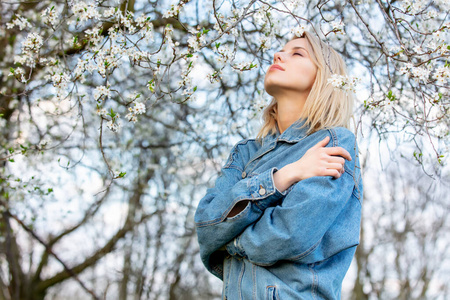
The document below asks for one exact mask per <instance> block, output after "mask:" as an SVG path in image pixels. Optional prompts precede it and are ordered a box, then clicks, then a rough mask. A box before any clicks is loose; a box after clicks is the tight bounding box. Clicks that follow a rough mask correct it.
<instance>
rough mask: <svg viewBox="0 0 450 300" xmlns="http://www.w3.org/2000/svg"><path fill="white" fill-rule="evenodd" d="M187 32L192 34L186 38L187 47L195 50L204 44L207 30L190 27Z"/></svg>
mask: <svg viewBox="0 0 450 300" xmlns="http://www.w3.org/2000/svg"><path fill="white" fill-rule="evenodd" d="M189 32H190V33H191V34H192V35H191V36H190V37H189V38H188V45H189V48H191V49H192V52H197V51H199V50H200V47H201V46H203V45H205V44H206V33H208V30H200V31H197V30H195V29H190V30H189Z"/></svg>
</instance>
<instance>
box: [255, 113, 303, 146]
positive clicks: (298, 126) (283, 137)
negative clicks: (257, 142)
mask: <svg viewBox="0 0 450 300" xmlns="http://www.w3.org/2000/svg"><path fill="white" fill-rule="evenodd" d="M308 130H309V126H308V125H307V124H306V120H304V119H299V120H298V121H296V122H294V123H292V124H291V126H289V127H288V128H287V129H286V130H285V131H283V133H281V134H280V131H279V130H278V126H277V133H275V134H271V135H267V136H266V137H265V138H264V139H263V146H265V145H270V144H272V143H274V142H279V141H283V142H287V143H296V142H298V141H300V140H302V139H303V138H305V137H306V136H307V132H308Z"/></svg>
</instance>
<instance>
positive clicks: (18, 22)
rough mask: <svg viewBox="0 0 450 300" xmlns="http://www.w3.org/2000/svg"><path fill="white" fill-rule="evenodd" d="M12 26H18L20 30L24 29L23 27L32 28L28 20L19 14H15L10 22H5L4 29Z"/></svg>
mask: <svg viewBox="0 0 450 300" xmlns="http://www.w3.org/2000/svg"><path fill="white" fill-rule="evenodd" d="M14 26H18V27H19V29H20V30H24V29H25V28H32V27H31V24H30V22H28V20H27V19H25V18H23V17H21V16H19V15H16V18H15V19H14V20H12V22H11V23H6V29H11V28H13V27H14Z"/></svg>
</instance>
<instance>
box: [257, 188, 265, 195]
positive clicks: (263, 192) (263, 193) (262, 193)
mask: <svg viewBox="0 0 450 300" xmlns="http://www.w3.org/2000/svg"><path fill="white" fill-rule="evenodd" d="M259 194H260V195H261V196H264V195H265V194H266V189H265V188H263V187H261V188H260V189H259Z"/></svg>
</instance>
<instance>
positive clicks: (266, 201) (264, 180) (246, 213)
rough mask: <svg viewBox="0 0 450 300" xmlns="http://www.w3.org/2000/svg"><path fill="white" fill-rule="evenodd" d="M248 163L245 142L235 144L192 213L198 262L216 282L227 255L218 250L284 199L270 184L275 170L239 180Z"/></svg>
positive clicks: (220, 275)
mask: <svg viewBox="0 0 450 300" xmlns="http://www.w3.org/2000/svg"><path fill="white" fill-rule="evenodd" d="M248 159H249V157H248V149H247V142H245V141H244V142H241V143H238V144H237V145H236V146H235V147H234V148H233V150H232V151H231V154H230V157H229V158H228V161H227V163H226V164H225V166H224V167H223V168H222V171H221V174H220V176H219V177H218V179H217V180H216V183H215V186H214V188H211V189H208V191H207V193H206V195H205V197H203V198H202V199H201V200H200V203H199V205H198V208H197V211H196V213H195V225H196V229H197V236H198V242H199V245H200V256H201V259H202V261H203V263H204V265H205V266H206V268H207V269H208V270H209V271H210V272H211V273H213V274H214V275H216V276H217V277H219V278H222V264H223V258H224V255H225V254H226V251H220V250H219V249H220V248H222V247H224V246H225V245H226V244H227V243H228V242H229V241H230V240H232V239H233V238H234V237H236V236H237V235H238V234H240V233H241V232H242V231H243V230H244V229H245V228H246V227H247V226H248V225H249V224H252V223H253V222H255V221H256V220H257V219H258V218H260V217H261V215H262V212H263V211H264V209H265V208H267V207H268V206H271V205H274V204H275V203H276V202H277V201H278V200H279V199H280V198H281V197H283V194H282V193H280V192H279V191H278V190H277V189H276V188H275V186H274V183H273V173H274V172H275V171H276V168H272V169H269V170H267V171H265V172H263V173H261V174H259V175H257V176H254V177H251V178H242V177H243V176H242V173H243V170H244V167H245V164H246V163H247V161H248ZM245 200H249V202H248V204H247V206H246V207H245V209H244V210H242V211H241V212H240V213H239V214H237V215H236V216H234V217H231V218H227V215H228V214H229V213H230V211H231V210H232V208H233V207H234V206H235V205H236V203H238V202H240V201H245ZM223 250H224V248H223Z"/></svg>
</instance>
